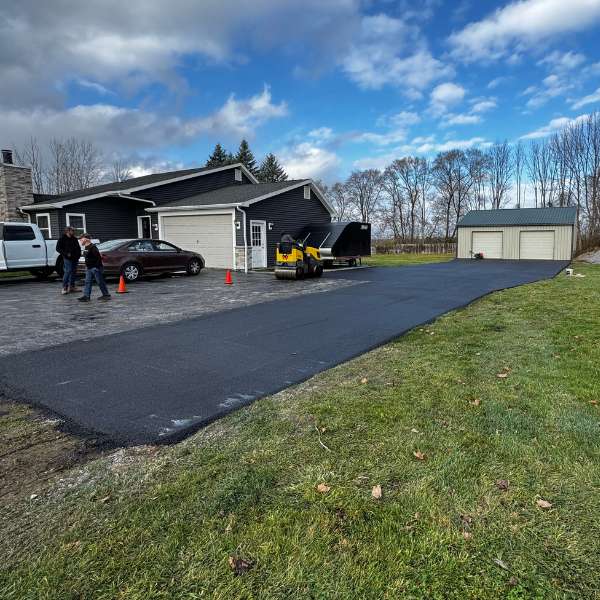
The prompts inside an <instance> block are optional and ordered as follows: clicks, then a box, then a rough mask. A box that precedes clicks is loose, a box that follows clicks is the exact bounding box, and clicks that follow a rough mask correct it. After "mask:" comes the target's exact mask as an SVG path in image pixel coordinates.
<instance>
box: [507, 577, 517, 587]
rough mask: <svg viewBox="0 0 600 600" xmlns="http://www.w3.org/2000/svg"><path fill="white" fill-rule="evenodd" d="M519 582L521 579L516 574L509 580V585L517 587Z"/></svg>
mask: <svg viewBox="0 0 600 600" xmlns="http://www.w3.org/2000/svg"><path fill="white" fill-rule="evenodd" d="M518 584H519V580H518V579H517V578H516V577H515V576H514V575H513V576H512V577H511V578H510V579H509V580H508V585H509V586H510V587H516V586H517V585H518Z"/></svg>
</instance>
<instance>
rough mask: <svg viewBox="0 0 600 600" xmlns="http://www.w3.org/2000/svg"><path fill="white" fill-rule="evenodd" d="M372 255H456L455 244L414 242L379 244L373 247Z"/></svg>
mask: <svg viewBox="0 0 600 600" xmlns="http://www.w3.org/2000/svg"><path fill="white" fill-rule="evenodd" d="M373 254H456V243H455V242H432V243H425V242H416V243H414V244H394V243H390V242H379V243H375V244H374V246H373Z"/></svg>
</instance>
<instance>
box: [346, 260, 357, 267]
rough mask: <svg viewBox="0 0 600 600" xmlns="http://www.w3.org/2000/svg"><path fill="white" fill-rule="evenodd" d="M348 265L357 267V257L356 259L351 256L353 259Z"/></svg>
mask: <svg viewBox="0 0 600 600" xmlns="http://www.w3.org/2000/svg"><path fill="white" fill-rule="evenodd" d="M348 266H349V267H355V266H356V259H355V258H351V259H350V260H349V261H348Z"/></svg>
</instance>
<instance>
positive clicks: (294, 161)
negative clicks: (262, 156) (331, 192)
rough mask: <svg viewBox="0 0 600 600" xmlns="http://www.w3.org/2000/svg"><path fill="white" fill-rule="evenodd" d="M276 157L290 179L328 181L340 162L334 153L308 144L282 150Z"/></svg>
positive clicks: (303, 143)
mask: <svg viewBox="0 0 600 600" xmlns="http://www.w3.org/2000/svg"><path fill="white" fill-rule="evenodd" d="M277 156H278V157H279V160H280V162H281V164H282V165H283V168H284V169H285V170H286V172H287V174H288V175H289V176H290V178H291V179H306V178H312V179H325V180H329V179H330V178H331V177H332V176H333V175H334V173H335V171H336V170H337V168H338V167H339V165H340V162H341V161H340V158H339V156H338V155H337V154H336V153H335V152H332V151H331V150H327V149H325V148H321V147H320V146H318V145H315V144H311V143H310V142H302V143H300V144H296V145H294V146H291V147H288V148H284V149H283V150H280V151H279V152H278V153H277Z"/></svg>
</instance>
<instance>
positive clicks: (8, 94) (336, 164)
mask: <svg viewBox="0 0 600 600" xmlns="http://www.w3.org/2000/svg"><path fill="white" fill-rule="evenodd" d="M599 33H600V0H569V1H568V2H566V1H564V0H520V1H517V2H494V1H492V0H488V1H485V2H481V1H479V2H477V1H475V0H456V1H454V2H443V1H441V0H421V1H420V2H408V1H403V0H398V1H392V0H380V1H375V0H364V1H360V0H301V1H300V0H253V2H245V1H243V0H227V1H225V2H224V1H223V0H196V1H194V0H169V1H168V2H164V1H160V2H158V1H155V0H127V1H126V2H124V1H123V0H103V1H96V2H81V1H80V0H75V1H72V0H47V1H45V2H39V0H19V1H9V0H0V145H1V146H2V147H3V148H6V147H8V148H11V147H19V146H20V145H22V144H23V143H25V142H26V141H27V139H29V138H30V137H31V136H33V137H35V138H36V139H37V140H38V142H39V143H40V144H42V145H43V144H45V143H47V141H48V140H49V139H51V138H53V137H62V138H64V137H68V136H77V137H80V138H85V139H89V140H92V141H93V142H94V143H95V144H96V145H97V146H98V147H99V148H100V149H101V150H102V151H103V153H104V155H105V156H106V157H107V159H108V160H112V159H116V158H121V159H125V160H126V161H129V162H130V164H131V165H132V167H133V169H132V170H133V172H134V174H136V175H137V174H143V173H147V172H153V171H161V170H169V169H172V168H185V167H190V166H198V165H202V164H204V162H205V161H206V158H207V157H208V155H209V153H210V152H211V150H212V148H213V147H214V145H215V144H216V143H217V142H220V143H221V144H223V145H224V146H225V147H227V148H228V149H231V150H233V151H235V149H236V148H237V145H238V144H239V141H240V139H241V138H242V137H245V138H247V139H248V141H249V143H250V146H251V148H252V150H253V151H254V153H255V155H256V156H257V158H258V159H260V158H262V157H263V156H264V155H265V154H266V153H268V152H274V153H275V154H276V155H277V156H278V157H279V159H280V161H281V162H282V164H283V166H284V167H285V169H286V170H287V172H288V174H289V175H290V176H291V177H293V178H304V177H313V178H316V179H322V180H324V181H325V182H327V183H331V182H333V181H336V180H340V179H343V178H345V177H346V176H348V175H349V174H350V173H351V172H352V170H354V169H362V168H371V167H373V168H383V167H385V166H386V165H387V164H388V163H389V162H390V161H391V160H393V159H395V158H400V157H402V156H406V155H409V154H416V155H420V156H434V155H435V153H437V152H439V151H443V150H448V149H450V148H463V149H464V148H469V147H477V146H478V147H481V148H485V147H486V146H489V145H490V144H491V143H493V142H495V141H502V140H505V139H506V140H509V141H510V142H516V141H518V140H519V139H523V140H530V139H541V138H543V137H545V136H548V135H550V134H551V133H553V132H554V131H556V130H558V129H560V128H561V127H563V126H564V125H566V124H568V123H569V122H570V121H572V120H574V119H577V118H578V117H580V116H581V115H585V114H588V113H590V112H592V111H594V110H598V109H599V108H600V36H599Z"/></svg>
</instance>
